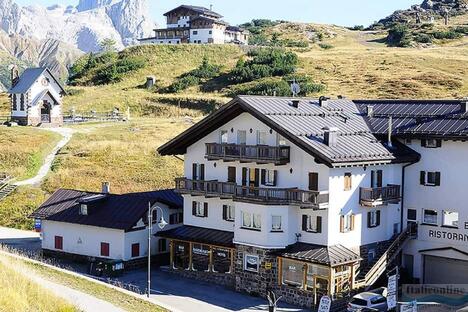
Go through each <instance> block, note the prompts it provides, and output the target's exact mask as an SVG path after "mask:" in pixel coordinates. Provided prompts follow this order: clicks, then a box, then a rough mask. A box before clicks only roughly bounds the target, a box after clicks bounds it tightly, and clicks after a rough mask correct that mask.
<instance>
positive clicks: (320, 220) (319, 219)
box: [317, 216, 322, 233]
mask: <svg viewBox="0 0 468 312" xmlns="http://www.w3.org/2000/svg"><path fill="white" fill-rule="evenodd" d="M317 233H322V217H321V216H317Z"/></svg>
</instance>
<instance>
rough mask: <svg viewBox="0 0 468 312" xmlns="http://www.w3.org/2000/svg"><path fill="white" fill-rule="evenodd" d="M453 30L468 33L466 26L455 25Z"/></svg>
mask: <svg viewBox="0 0 468 312" xmlns="http://www.w3.org/2000/svg"><path fill="white" fill-rule="evenodd" d="M453 31H454V32H457V33H460V34H464V35H468V26H457V27H455V29H454V30H453Z"/></svg>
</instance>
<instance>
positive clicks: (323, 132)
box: [156, 96, 468, 306]
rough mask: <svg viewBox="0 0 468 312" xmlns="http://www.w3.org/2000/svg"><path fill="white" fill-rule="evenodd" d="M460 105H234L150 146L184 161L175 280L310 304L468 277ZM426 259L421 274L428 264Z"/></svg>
mask: <svg viewBox="0 0 468 312" xmlns="http://www.w3.org/2000/svg"><path fill="white" fill-rule="evenodd" d="M467 129H468V113H467V106H466V101H409V100H408V101H405V100H401V101H397V100H395V101H351V100H347V99H337V100H330V99H327V98H321V99H319V100H316V99H309V98H283V97H260V96H239V97H237V98H235V99H234V100H233V101H231V102H230V103H228V104H226V105H224V106H223V107H221V108H220V109H219V110H218V111H216V112H214V113H213V114H212V115H210V116H209V117H207V118H205V119H204V120H203V121H201V122H199V123H198V124H196V125H194V126H193V127H191V128H189V129H188V130H187V131H185V132H184V133H182V134H180V135H179V136H177V137H176V138H174V139H173V140H171V141H170V142H168V143H167V144H165V145H163V146H162V147H160V148H159V149H158V152H159V153H160V154H161V155H184V160H185V169H184V177H181V178H178V179H176V191H177V192H179V193H180V194H182V196H183V198H184V216H185V218H184V225H183V226H181V227H178V228H176V229H172V230H167V231H162V232H159V233H158V234H156V235H157V236H159V237H163V238H166V239H169V240H170V254H171V257H170V261H171V267H172V268H173V271H174V272H176V273H178V274H182V275H184V276H190V277H193V278H197V279H203V280H206V281H209V282H212V283H219V284H223V285H229V286H231V287H234V288H235V289H236V290H238V291H242V292H247V293H251V294H257V295H261V296H264V297H265V296H266V295H267V292H268V291H269V290H273V291H274V292H275V293H276V294H277V295H278V296H282V300H285V301H287V302H290V303H293V304H299V305H303V306H313V305H315V304H317V303H318V302H319V299H320V297H321V296H323V295H330V296H332V298H333V299H338V298H340V297H342V296H345V295H346V294H348V293H349V291H350V290H353V289H359V288H361V287H372V286H373V285H374V284H375V283H376V282H377V281H379V279H382V278H385V273H386V272H387V271H388V270H389V269H393V268H394V266H395V265H401V266H402V267H403V268H404V270H403V272H406V274H407V275H408V276H409V277H410V278H413V279H414V281H415V282H424V283H432V284H444V283H445V284H447V283H450V284H451V283H463V282H464V281H466V280H468V270H467V268H468V258H467V255H468V248H467V245H466V242H467V241H468V232H467V231H468V222H466V220H467V218H468V211H467V210H466V209H465V208H464V207H463V206H460V203H463V202H465V201H466V200H467V198H466V195H465V194H466V192H465V191H464V188H465V184H464V183H463V181H464V177H465V175H466V174H467V173H468V165H467V163H466V161H465V160H464V159H463V157H465V156H464V155H466V154H467V150H468V143H467V141H466V140H467V137H468V130H467ZM428 264H430V265H428Z"/></svg>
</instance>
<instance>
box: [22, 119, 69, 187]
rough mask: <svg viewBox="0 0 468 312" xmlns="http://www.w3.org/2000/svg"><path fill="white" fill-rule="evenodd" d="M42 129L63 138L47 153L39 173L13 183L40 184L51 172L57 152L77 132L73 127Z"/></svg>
mask: <svg viewBox="0 0 468 312" xmlns="http://www.w3.org/2000/svg"><path fill="white" fill-rule="evenodd" d="M41 130H43V131H53V132H56V133H59V134H60V135H62V139H61V140H60V141H59V142H58V143H57V145H56V146H55V147H54V149H53V150H52V152H50V154H49V155H47V157H46V158H45V160H44V163H43V165H42V166H41V168H39V171H38V173H37V175H36V176H34V177H32V178H30V179H27V180H24V181H18V182H15V183H13V184H14V185H16V186H22V185H38V184H40V183H41V182H42V180H44V178H45V177H46V175H47V173H49V170H50V167H51V166H52V163H53V161H54V159H55V156H56V155H57V153H58V152H59V151H60V149H62V148H63V147H64V146H65V145H67V144H68V142H70V139H71V138H72V136H73V133H74V132H75V131H74V130H73V129H70V128H50V129H47V128H44V129H41Z"/></svg>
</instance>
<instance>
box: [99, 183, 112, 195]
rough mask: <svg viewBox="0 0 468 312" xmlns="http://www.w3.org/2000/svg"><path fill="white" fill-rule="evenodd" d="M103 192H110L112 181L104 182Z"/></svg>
mask: <svg viewBox="0 0 468 312" xmlns="http://www.w3.org/2000/svg"><path fill="white" fill-rule="evenodd" d="M101 193H103V194H110V182H102V191H101Z"/></svg>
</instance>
